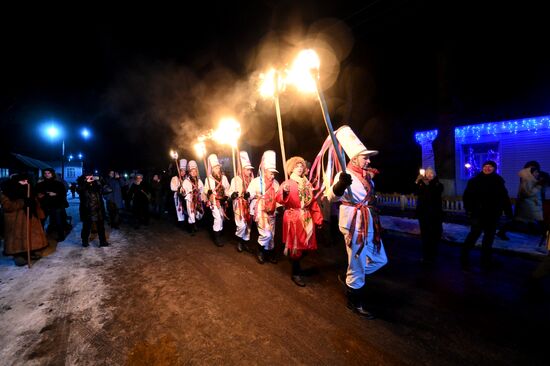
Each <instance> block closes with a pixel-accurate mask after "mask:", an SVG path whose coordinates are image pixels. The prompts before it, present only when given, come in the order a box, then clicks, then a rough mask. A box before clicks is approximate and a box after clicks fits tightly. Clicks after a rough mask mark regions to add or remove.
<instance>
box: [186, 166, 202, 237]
mask: <svg viewBox="0 0 550 366" xmlns="http://www.w3.org/2000/svg"><path fill="white" fill-rule="evenodd" d="M188 169H189V175H188V176H187V177H186V178H185V180H184V181H183V184H182V186H183V191H184V194H185V203H186V205H187V223H188V224H189V231H190V233H191V235H192V236H195V233H196V232H197V223H196V221H197V220H200V219H202V216H203V214H204V208H203V206H202V192H203V190H204V187H203V185H202V182H201V180H200V178H199V167H198V165H197V162H196V161H195V160H190V161H189V164H188Z"/></svg>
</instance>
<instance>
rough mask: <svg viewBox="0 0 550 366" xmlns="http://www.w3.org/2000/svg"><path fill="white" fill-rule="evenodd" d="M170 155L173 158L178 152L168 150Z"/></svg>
mask: <svg viewBox="0 0 550 366" xmlns="http://www.w3.org/2000/svg"><path fill="white" fill-rule="evenodd" d="M170 156H171V157H172V159H174V160H175V159H177V158H178V152H177V151H174V150H170Z"/></svg>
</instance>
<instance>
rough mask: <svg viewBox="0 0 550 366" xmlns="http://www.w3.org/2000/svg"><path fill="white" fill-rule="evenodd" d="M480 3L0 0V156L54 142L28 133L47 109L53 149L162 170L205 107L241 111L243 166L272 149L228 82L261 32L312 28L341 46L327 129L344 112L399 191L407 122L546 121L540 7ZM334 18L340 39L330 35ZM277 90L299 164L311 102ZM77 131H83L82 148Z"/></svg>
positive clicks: (547, 74)
mask: <svg viewBox="0 0 550 366" xmlns="http://www.w3.org/2000/svg"><path fill="white" fill-rule="evenodd" d="M339 3H342V4H339ZM443 3H444V4H443ZM479 3H480V2H474V1H412V0H410V1H407V0H402V1H397V0H395V1H394V0H367V1H363V2H336V1H334V2H323V1H251V2H249V3H248V2H228V1H225V2H204V3H199V2H197V3H196V4H193V5H191V4H183V3H182V4H183V5H177V6H176V5H157V4H155V5H153V3H151V4H147V5H143V6H136V5H135V4H132V5H131V6H128V7H124V8H123V7H118V8H115V7H113V6H109V7H107V6H95V5H94V6H91V5H90V6H89V7H88V8H53V7H47V8H41V9H38V8H35V9H34V8H33V9H30V8H24V9H9V8H4V9H2V12H1V14H2V21H1V22H0V23H1V25H0V27H1V28H0V31H1V32H0V33H1V34H0V38H1V41H2V50H3V52H2V65H1V75H2V76H1V87H0V88H1V89H0V123H1V137H0V143H1V145H2V149H1V151H2V153H5V152H6V151H16V152H20V153H23V154H28V155H31V156H34V157H37V158H43V159H45V160H48V159H54V158H56V154H58V151H59V147H58V146H57V145H55V144H51V143H50V142H48V141H45V140H44V139H42V138H41V137H40V136H39V135H38V134H37V132H36V127H37V126H38V124H39V123H40V122H41V121H43V120H46V119H49V118H53V119H56V120H58V121H60V123H62V124H64V125H65V126H66V127H67V130H68V131H67V138H66V141H67V151H68V152H76V151H77V150H82V151H83V152H84V153H85V154H86V155H87V156H88V157H89V158H90V160H89V164H90V165H93V167H97V168H100V169H106V168H108V167H117V168H119V169H131V168H138V169H146V168H151V167H160V168H162V167H165V166H166V164H167V160H166V157H167V151H168V150H169V149H170V148H171V147H173V146H176V147H178V148H179V149H181V151H182V152H183V151H185V150H184V149H185V147H186V144H185V140H182V136H187V135H189V134H192V133H195V132H196V131H195V127H196V128H197V130H199V129H200V128H209V127H210V126H209V125H208V122H206V121H208V120H209V119H211V118H213V117H212V116H211V115H210V113H211V111H210V109H212V108H213V105H214V104H213V103H214V102H213V101H214V100H215V101H217V102H220V103H221V102H227V103H228V107H227V108H228V109H232V110H234V109H240V110H238V111H234V113H236V114H237V115H239V116H240V117H241V122H242V123H243V125H244V124H248V125H249V126H250V128H248V130H247V132H246V134H245V136H244V140H246V141H247V142H251V141H260V140H261V141H260V142H261V143H256V144H254V143H252V144H246V143H245V144H244V145H245V148H248V149H249V150H251V154H252V155H253V157H254V158H253V160H255V161H254V163H255V165H257V160H258V159H259V155H260V154H261V152H262V151H263V150H264V149H267V148H273V149H276V150H277V151H278V150H279V149H278V140H277V138H276V135H275V134H273V131H274V129H275V128H276V124H275V123H276V122H275V118H274V114H273V112H272V107H271V106H270V105H269V104H268V103H267V102H261V101H259V102H257V104H255V108H254V110H250V106H249V102H250V98H249V96H247V95H245V96H244V97H243V94H246V93H244V92H240V93H239V95H238V97H237V96H236V95H237V93H236V92H235V90H240V91H242V90H249V89H246V87H243V85H245V86H246V84H247V80H249V79H250V76H251V75H253V73H254V72H255V71H257V70H258V68H259V67H260V62H259V61H258V60H259V59H258V57H257V56H258V54H259V50H260V49H261V45H262V44H265V42H266V39H276V40H277V41H278V43H277V44H278V45H279V46H281V47H283V46H284V47H287V46H289V43H291V41H290V40H291V39H292V40H294V39H296V38H297V37H298V38H299V36H300V35H303V36H306V35H308V34H311V32H313V31H316V32H317V31H318V32H320V33H322V34H325V35H328V36H329V38H330V37H332V38H331V39H332V42H333V43H334V44H332V45H331V46H332V47H334V48H335V49H338V48H339V47H340V48H342V44H344V43H346V42H349V41H350V39H352V40H353V43H351V44H352V46H353V47H352V48H351V52H349V53H346V55H345V57H343V58H342V59H341V60H340V61H341V63H340V72H339V75H338V79H337V80H336V81H335V83H334V84H333V85H332V87H330V88H328V89H327V90H326V95H327V99H328V102H329V107H330V108H331V114H332V117H333V123H334V125H335V127H338V126H340V125H341V124H342V123H343V120H346V123H349V124H351V125H352V127H353V128H354V129H355V130H356V131H357V132H358V133H359V134H361V137H362V138H363V140H364V141H365V143H366V144H367V146H368V147H369V148H375V149H378V150H380V151H381V153H380V155H379V157H377V158H376V161H373V165H375V166H377V167H378V168H380V170H381V171H382V172H383V173H384V174H382V175H381V186H382V188H383V190H385V191H389V190H406V189H408V186H407V185H404V184H403V183H402V181H403V180H405V181H406V180H407V179H408V180H411V181H412V180H414V175H415V171H416V170H417V169H418V164H419V163H420V149H419V147H418V146H416V145H415V143H414V138H413V133H414V131H415V130H419V129H429V128H436V127H440V128H441V126H447V129H449V126H453V125H455V124H470V123H476V122H482V121H498V120H504V119H512V118H521V117H528V116H537V115H543V114H548V109H549V108H548V106H547V105H548V100H549V97H550V67H549V66H550V63H549V62H550V60H549V58H548V56H547V55H548V52H547V49H548V46H547V45H548V39H549V37H548V36H549V35H550V34H549V31H548V30H547V29H548V27H547V22H546V19H544V14H545V13H544V12H543V11H542V9H541V6H540V5H532V4H529V3H525V2H523V3H521V4H520V3H513V4H510V5H503V2H483V3H484V4H483V5H481V4H479ZM533 4H535V2H533ZM29 7H30V6H29ZM336 19H339V20H340V21H342V23H339V22H337V21H336ZM331 24H337V27H336V28H335V27H331ZM342 24H345V27H346V29H347V31H348V32H349V34H350V35H351V37H347V38H345V41H346V42H344V41H342V40H341V39H339V38H338V34H336V35H335V34H333V33H338V32H335V31H336V30H341V29H343V28H342ZM233 94H235V95H233ZM237 99H238V100H237ZM291 99H292V98H291V97H288V98H287V100H285V98H284V97H283V100H282V101H281V103H282V104H283V103H287V104H286V105H291V107H287V108H286V111H285V112H284V116H283V118H284V125H285V139H287V141H286V142H287V150H288V151H289V152H288V153H287V154H288V155H289V156H290V155H296V154H303V155H304V157H305V158H306V159H309V160H312V159H313V157H314V154H315V153H316V151H317V150H318V149H319V147H320V145H321V143H322V139H323V135H324V133H325V131H324V130H323V124H322V119H321V115H320V110H319V108H318V105H317V104H315V102H314V100H313V101H312V100H310V101H304V102H301V103H294V104H292V103H291V102H292V100H291ZM289 103H291V104H289ZM218 107H219V106H217V105H216V108H218ZM182 121H186V122H185V123H184V124H183V125H179V124H181V123H182ZM191 123H194V124H195V125H198V127H197V126H195V127H193V128H192V126H191ZM80 125H87V126H89V127H90V128H91V129H92V130H93V131H94V138H93V139H91V140H90V141H87V142H82V141H81V140H80V139H79V138H78V134H77V130H76V129H77V127H78V126H80ZM71 126H72V127H71ZM178 126H179V127H178ZM181 127H183V129H185V130H186V131H184V132H183V133H182V132H181V131H180V130H181ZM178 129H179V130H178ZM178 131H180V132H178ZM264 135H265V136H267V137H263V136H264ZM304 136H306V137H307V141H308V143H307V144H303V141H304ZM442 141H445V140H444V139H443V140H442ZM257 145H259V146H257ZM443 168H444V167H443ZM443 170H444V169H443ZM409 178H411V179H409Z"/></svg>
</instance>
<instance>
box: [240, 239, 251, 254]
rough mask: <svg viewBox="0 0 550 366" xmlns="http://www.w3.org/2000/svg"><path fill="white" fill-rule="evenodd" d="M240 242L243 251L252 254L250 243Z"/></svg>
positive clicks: (242, 240)
mask: <svg viewBox="0 0 550 366" xmlns="http://www.w3.org/2000/svg"><path fill="white" fill-rule="evenodd" d="M240 242H241V246H242V247H243V250H244V251H246V252H250V248H249V247H248V241H247V240H244V239H241V240H240Z"/></svg>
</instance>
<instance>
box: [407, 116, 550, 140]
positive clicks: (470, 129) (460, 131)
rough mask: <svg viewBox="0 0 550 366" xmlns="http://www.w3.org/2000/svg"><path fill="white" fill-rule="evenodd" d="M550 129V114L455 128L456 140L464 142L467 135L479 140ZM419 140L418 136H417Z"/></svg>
mask: <svg viewBox="0 0 550 366" xmlns="http://www.w3.org/2000/svg"><path fill="white" fill-rule="evenodd" d="M546 129H550V116H543V117H535V118H526V119H521V120H510V121H502V122H486V123H481V124H477V125H468V126H462V127H456V128H455V141H460V142H463V141H464V140H465V139H466V138H467V137H473V138H475V139H476V140H479V139H480V138H481V136H487V135H493V136H496V135H497V134H514V135H515V134H517V133H518V132H521V131H528V132H533V133H535V134H536V133H538V131H539V130H546ZM416 141H417V142H418V137H416Z"/></svg>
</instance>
